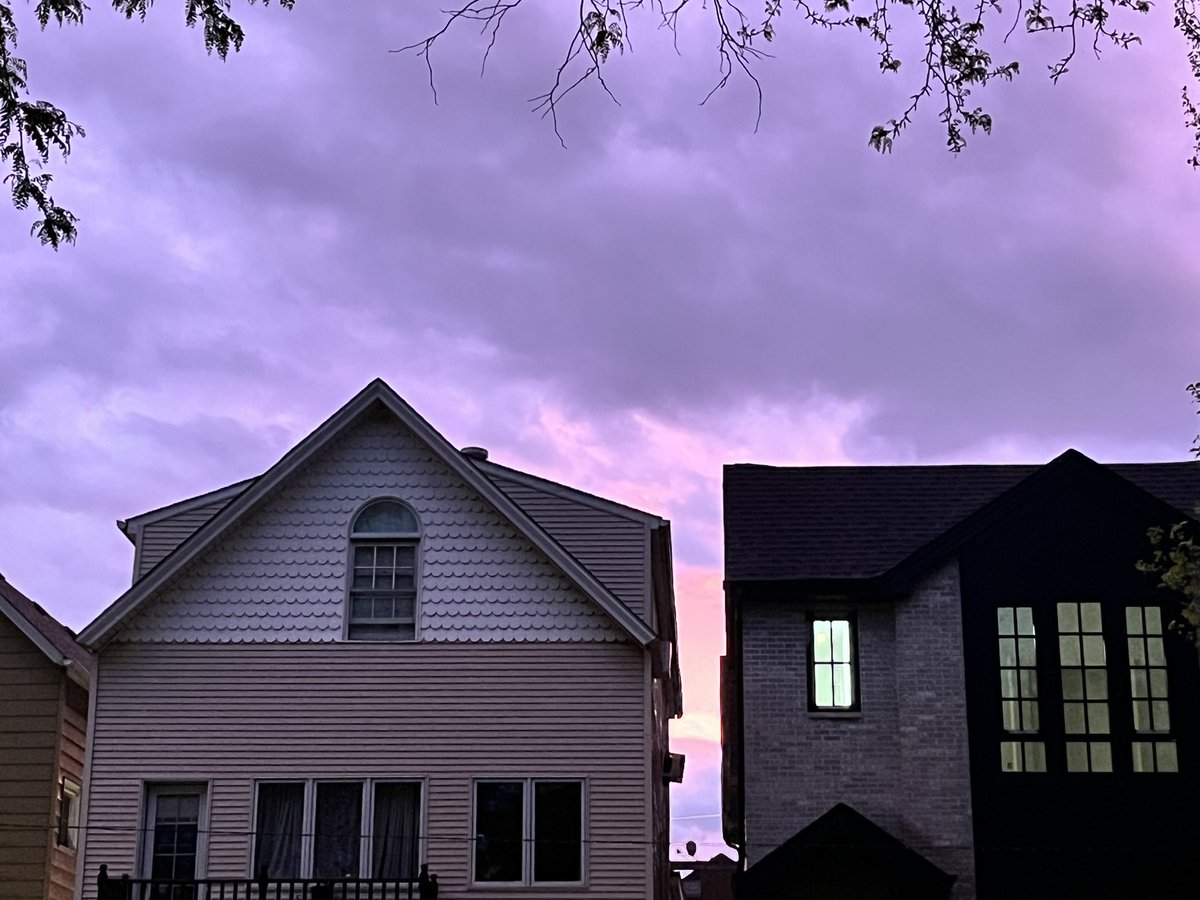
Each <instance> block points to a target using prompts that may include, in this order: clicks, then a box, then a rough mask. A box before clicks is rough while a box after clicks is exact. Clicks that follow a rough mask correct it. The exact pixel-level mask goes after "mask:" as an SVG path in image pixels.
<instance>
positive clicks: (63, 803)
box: [56, 778, 79, 850]
mask: <svg viewBox="0 0 1200 900" xmlns="http://www.w3.org/2000/svg"><path fill="white" fill-rule="evenodd" d="M56 839H57V842H58V846H60V847H66V848H68V849H71V850H74V849H75V848H76V847H78V846H79V785H78V784H76V783H75V782H73V781H71V780H70V779H67V778H64V779H63V780H62V782H61V783H60V785H59V797H58V829H57V834H56Z"/></svg>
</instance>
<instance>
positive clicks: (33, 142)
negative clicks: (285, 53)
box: [0, 0, 296, 250]
mask: <svg viewBox="0 0 1200 900" xmlns="http://www.w3.org/2000/svg"><path fill="white" fill-rule="evenodd" d="M247 2H248V3H251V4H253V3H255V2H258V0H247ZM261 2H262V3H263V5H267V4H269V3H270V2H271V0H261ZM295 2H296V0H278V3H279V5H280V6H282V7H284V8H287V9H290V8H291V7H292V6H293V5H294V4H295ZM112 5H113V9H115V10H116V11H117V12H119V13H122V14H123V15H124V16H125V17H126V18H127V19H132V18H133V17H134V16H137V17H138V18H139V19H145V18H146V14H147V13H148V12H149V11H150V7H151V6H153V5H154V0H112ZM231 5H232V0H184V22H185V23H186V24H187V26H188V27H189V28H194V27H195V26H197V25H199V26H201V28H202V29H203V32H204V47H205V49H206V50H207V51H208V52H209V53H216V54H217V56H219V57H221V59H224V58H225V57H226V56H227V55H228V54H229V51H230V50H233V51H235V52H236V51H238V50H240V49H241V47H242V41H243V40H244V39H245V34H244V32H243V31H242V28H241V26H240V25H238V23H237V22H235V21H234V20H233V18H232V17H231V16H230V14H229V10H230V6H231ZM87 10H88V7H87V6H86V4H84V2H83V0H37V2H36V5H35V6H34V15H35V16H36V18H37V21H38V24H39V25H40V26H41V27H42V28H46V27H47V26H48V25H50V24H51V23H52V22H53V23H54V24H55V25H58V26H63V25H81V24H83V17H84V13H85V12H87ZM17 37H18V34H17V24H16V19H15V17H14V15H13V11H12V0H0V162H2V163H3V164H4V165H5V166H7V168H8V174H7V175H5V176H4V183H5V184H6V185H8V188H9V190H10V191H11V193H12V204H13V206H14V207H16V208H17V209H18V210H25V209H28V208H29V207H30V206H33V208H34V209H36V210H37V212H38V213H40V214H41V218H40V219H38V220H37V221H36V222H34V223H33V227H32V228H31V229H30V233H31V234H33V235H35V236H36V237H37V238H38V240H40V241H41V242H42V244H46V245H49V246H51V247H53V248H54V249H56V250H57V249H58V248H59V247H60V246H61V245H62V244H64V243H68V244H69V243H74V242H75V236H76V225H75V223H76V221H77V220H76V218H75V216H74V214H73V213H71V211H70V210H68V209H66V208H65V207H62V206H59V205H58V203H56V202H55V200H54V197H53V196H52V195H51V193H50V186H51V182H52V181H53V176H52V175H51V174H50V173H49V172H48V171H46V169H45V167H46V165H47V164H48V163H49V162H50V158H51V156H52V155H54V154H58V155H59V156H62V157H66V156H67V155H69V154H70V152H71V144H72V141H73V140H74V139H75V138H76V137H83V129H82V128H81V127H80V126H79V125H77V124H76V123H74V122H72V121H71V120H70V119H68V118H67V114H66V113H65V112H63V111H62V110H61V109H59V108H58V107H57V106H55V105H54V104H53V103H50V102H49V101H47V100H32V99H29V96H28V95H29V71H28V67H27V65H26V63H25V60H24V59H22V58H20V57H18V56H17Z"/></svg>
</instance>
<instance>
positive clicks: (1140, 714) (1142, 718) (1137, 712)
mask: <svg viewBox="0 0 1200 900" xmlns="http://www.w3.org/2000/svg"><path fill="white" fill-rule="evenodd" d="M1133 730H1134V731H1151V730H1153V729H1152V726H1151V724H1150V704H1149V703H1148V702H1146V701H1145V700H1134V701H1133Z"/></svg>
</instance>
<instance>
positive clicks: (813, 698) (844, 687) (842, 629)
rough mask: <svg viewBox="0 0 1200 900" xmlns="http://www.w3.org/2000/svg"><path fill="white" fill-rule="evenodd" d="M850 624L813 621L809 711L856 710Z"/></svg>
mask: <svg viewBox="0 0 1200 900" xmlns="http://www.w3.org/2000/svg"><path fill="white" fill-rule="evenodd" d="M854 655H855V654H854V622H853V620H852V619H849V618H843V619H813V620H812V633H811V643H810V645H809V666H808V676H809V708H810V709H813V710H856V709H858V708H859V706H858V691H857V689H856V688H857V686H856V684H855V671H854V670H855V665H854V662H855V661H854Z"/></svg>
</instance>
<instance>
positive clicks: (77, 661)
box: [0, 575, 92, 687]
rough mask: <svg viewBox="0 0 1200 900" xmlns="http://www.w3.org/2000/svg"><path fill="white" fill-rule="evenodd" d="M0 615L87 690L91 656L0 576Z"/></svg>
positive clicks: (34, 603)
mask: <svg viewBox="0 0 1200 900" xmlns="http://www.w3.org/2000/svg"><path fill="white" fill-rule="evenodd" d="M0 614H2V615H4V616H5V617H6V618H7V619H8V620H9V621H11V622H12V623H13V625H15V626H16V627H17V630H19V631H20V632H21V633H22V634H24V635H25V637H27V638H29V640H30V641H31V642H32V643H33V645H34V646H35V647H37V648H38V649H39V650H41V651H42V653H44V654H45V655H46V658H47V659H49V660H50V662H52V663H54V664H55V665H56V666H61V667H63V668H65V669H66V670H67V672H68V674H70V675H71V676H72V677H73V678H74V679H75V680H76V681H78V682H80V683H81V684H83V685H84V686H85V687H87V686H88V684H89V682H90V681H91V667H92V655H91V654H90V653H88V651H87V650H85V649H84V648H83V647H81V646H80V645H79V642H78V641H77V640H76V639H75V632H73V631H72V630H71V629H70V628H68V627H67V626H66V625H64V624H62V623H61V622H60V621H58V619H56V618H54V616H52V615H51V614H50V613H48V612H47V611H46V610H45V608H44V607H43V606H42V605H41V604H40V603H37V602H36V601H34V600H31V599H30V598H29V597H27V596H25V595H24V594H23V593H21V592H20V591H19V590H17V589H16V587H14V586H13V585H12V584H11V583H10V582H9V581H8V580H7V579H6V578H5V577H4V576H3V575H0Z"/></svg>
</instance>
